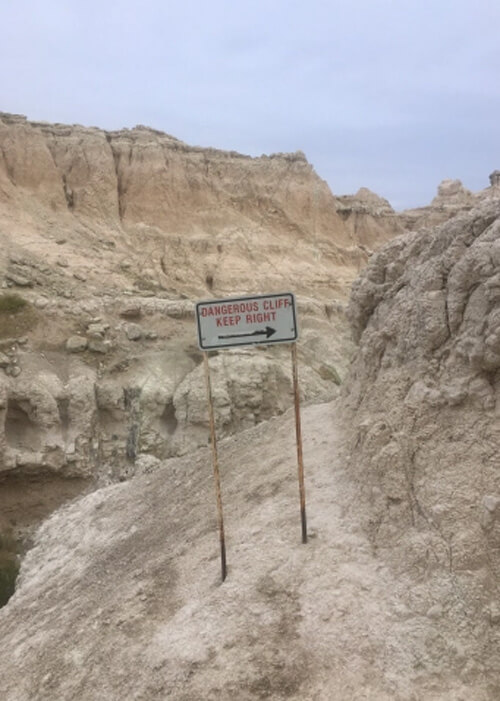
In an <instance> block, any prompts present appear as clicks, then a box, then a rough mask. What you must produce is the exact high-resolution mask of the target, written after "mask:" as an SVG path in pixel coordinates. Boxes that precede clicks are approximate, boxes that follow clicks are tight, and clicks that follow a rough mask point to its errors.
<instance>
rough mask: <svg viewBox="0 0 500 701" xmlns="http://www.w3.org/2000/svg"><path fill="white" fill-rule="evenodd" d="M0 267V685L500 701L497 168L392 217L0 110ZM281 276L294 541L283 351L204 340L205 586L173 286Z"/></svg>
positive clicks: (140, 138) (155, 144)
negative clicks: (210, 348) (222, 530)
mask: <svg viewBox="0 0 500 701" xmlns="http://www.w3.org/2000/svg"><path fill="white" fill-rule="evenodd" d="M492 165H494V164H492ZM486 176H487V174H485V181H486V182H485V186H486V185H487V183H488V181H487V177H486ZM360 180H362V174H360ZM0 285H1V288H2V289H1V290H0V587H1V589H0V597H1V601H0V603H3V604H5V605H4V606H3V607H2V608H1V609H0V631H1V632H0V659H1V665H2V675H1V676H0V697H1V698H2V699H6V700H7V701H28V700H29V701H35V700H36V701H39V700H40V701H42V700H45V699H46V700H47V701H49V700H50V701H54V699H57V700H59V699H61V700H62V699H78V700H80V699H82V700H88V701H94V700H96V699H102V700H103V701H105V700H108V699H109V700H113V699H144V700H145V701H146V700H148V699H153V700H155V699H158V700H159V699H166V698H172V699H180V700H183V701H189V700H191V701H194V700H195V699H223V700H226V699H227V700H228V701H229V700H231V701H233V700H239V699H242V700H247V699H248V700H252V699H264V698H267V699H293V700H296V701H299V700H303V701H308V700H309V699H311V700H313V699H314V700H318V701H323V700H325V701H329V700H330V699H339V701H343V700H344V699H346V700H348V699H401V700H403V699H404V700H405V701H419V700H420V699H422V700H426V699H448V700H449V701H451V700H452V699H453V700H455V699H463V701H466V700H467V701H469V700H471V699H472V700H475V699H478V700H483V699H484V700H489V699H498V698H500V644H499V643H500V599H499V594H500V592H499V575H500V470H499V468H498V454H499V447H500V446H499V438H500V415H499V411H500V402H499V391H500V389H499V381H500V375H499V368H500V173H499V172H498V171H494V172H493V173H492V174H491V176H490V183H489V186H487V187H485V189H484V190H483V191H481V192H477V193H472V192H469V191H468V190H466V189H465V188H464V187H463V185H462V184H461V183H460V181H458V180H445V181H443V182H442V183H441V185H440V186H439V187H438V191H437V195H436V197H435V198H434V200H433V201H432V203H431V204H430V205H429V206H428V207H423V208H419V209H414V210H408V211H405V212H395V211H394V210H393V209H392V208H391V206H390V204H389V203H388V202H387V201H386V200H384V199H382V198H381V197H378V196H377V195H375V194H374V193H372V192H370V191H369V190H367V189H366V188H361V189H360V190H359V191H358V192H357V193H356V194H355V195H343V196H337V195H334V194H332V192H331V191H330V189H329V188H328V186H327V184H326V183H325V182H324V181H323V180H321V178H320V177H319V176H318V175H317V174H316V173H315V171H314V169H313V167H312V166H311V165H310V164H309V163H308V161H307V159H306V157H305V156H304V154H302V153H301V152H300V151H299V152H296V153H293V154H273V155H270V156H261V157H260V158H250V157H248V156H243V155H241V154H238V153H235V152H223V151H218V150H215V149H207V148H200V147H192V146H188V145H186V144H184V143H182V142H181V141H179V140H177V139H175V138H174V137H172V136H169V135H167V134H163V133H161V132H158V131H155V130H153V129H149V128H147V127H142V126H139V127H136V128H134V129H131V130H121V131H116V132H106V131H103V130H100V129H97V128H86V127H81V126H67V125H61V124H47V123H34V122H30V121H28V120H27V119H26V118H24V117H22V116H20V115H11V114H5V113H0ZM279 292H294V293H295V295H296V298H297V304H298V317H299V329H300V337H299V342H298V357H299V375H300V382H301V394H302V400H303V406H304V411H303V423H304V426H303V433H304V459H305V469H306V494H307V506H308V513H309V529H310V538H309V542H308V544H307V545H302V544H301V542H300V523H299V508H298V507H299V505H298V488H297V484H296V476H295V475H296V466H295V457H294V450H295V445H294V425H293V414H292V413H291V410H290V408H291V406H292V379H291V367H290V349H289V347H288V346H286V345H283V346H280V345H277V346H275V347H270V346H269V347H259V348H251V349H246V348H243V349H234V350H227V351H224V352H220V353H219V354H216V353H214V354H212V355H211V358H210V366H211V369H212V384H213V395H214V406H215V414H216V424H217V433H218V436H219V438H220V463H221V473H222V475H221V476H222V492H223V502H224V509H225V512H224V513H225V517H226V529H227V533H226V535H227V549H228V564H229V571H228V578H227V580H226V582H224V584H222V585H221V584H220V577H219V574H220V571H219V565H218V555H219V553H218V543H217V529H216V518H215V517H216V514H215V500H214V498H213V484H212V476H211V462H210V460H211V458H210V452H209V449H208V447H207V441H208V433H209V431H208V412H207V406H206V395H205V385H204V375H203V363H202V360H203V358H202V354H201V353H200V351H199V349H198V347H197V343H196V331H195V320H194V305H195V303H196V301H199V300H208V299H211V298H224V297H232V296H238V295H248V294H261V293H279ZM233 311H234V310H233ZM245 313H247V312H245ZM249 313H251V312H249ZM268 313H272V310H268ZM227 316H231V314H229V315H227ZM228 325H229V326H230V324H228ZM16 553H17V554H16ZM19 561H20V562H21V567H20V573H19V575H18V577H17V580H16V581H15V578H16V572H17V567H18V563H19ZM14 581H15V592H14V593H13V595H12V596H11V594H12V592H13V590H14ZM9 597H10V598H9Z"/></svg>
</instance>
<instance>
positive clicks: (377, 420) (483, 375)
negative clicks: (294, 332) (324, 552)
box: [345, 193, 500, 674]
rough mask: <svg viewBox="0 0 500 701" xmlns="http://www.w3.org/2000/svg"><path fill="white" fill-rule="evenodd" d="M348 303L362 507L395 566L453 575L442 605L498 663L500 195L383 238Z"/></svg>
mask: <svg viewBox="0 0 500 701" xmlns="http://www.w3.org/2000/svg"><path fill="white" fill-rule="evenodd" d="M492 195H493V193H492ZM349 316H350V319H351V322H352V327H353V330H354V334H355V337H356V340H357V341H359V351H358V353H357V356H356V358H355V360H354V363H353V366H352V368H351V373H350V380H349V383H348V388H346V392H345V410H346V419H347V424H348V429H347V430H348V432H349V433H350V440H349V442H348V447H347V452H348V455H349V465H350V470H351V473H352V475H353V476H354V477H355V479H356V480H357V482H358V497H357V503H356V508H357V509H358V510H359V511H360V512H361V513H363V514H364V522H365V529H366V532H367V533H368V534H369V537H370V538H371V541H372V543H373V547H374V548H375V549H376V551H377V552H379V553H382V554H384V553H385V555H386V556H387V557H388V558H389V559H390V560H391V562H392V563H393V565H394V567H395V568H396V569H398V570H399V571H400V572H405V573H407V574H410V575H411V576H413V577H414V578H415V579H417V580H419V581H420V580H422V581H425V578H428V577H432V576H433V573H447V575H449V577H450V580H449V584H450V586H454V587H455V589H456V591H457V592H458V591H460V592H461V594H460V595H459V599H457V600H450V599H447V597H448V596H449V589H448V588H447V587H446V591H447V592H448V593H446V594H445V591H444V589H443V590H440V591H436V592H435V596H436V604H438V603H439V606H440V607H442V610H443V611H446V612H447V618H448V620H449V621H450V622H452V623H453V624H454V625H455V628H454V630H455V632H456V634H457V635H460V634H459V633H458V632H457V630H458V628H459V624H460V621H462V624H463V625H462V629H463V630H467V635H468V636H469V637H468V638H467V639H468V641H469V642H468V643H467V645H469V646H471V649H472V648H473V649H474V651H475V653H474V654H475V658H476V659H481V660H482V661H483V662H484V661H485V660H488V663H487V664H491V665H492V667H491V668H490V671H491V669H496V670H497V674H498V673H499V672H500V670H499V669H498V650H499V642H500V639H499V636H498V625H497V624H498V620H497V617H496V615H492V614H491V611H493V610H496V608H495V607H496V602H497V600H498V594H499V591H498V581H499V580H498V577H499V574H500V557H499V553H500V507H499V504H500V472H499V470H498V452H499V449H500V424H499V420H498V412H499V407H500V199H499V198H498V196H497V197H496V198H495V197H493V196H492V197H491V198H489V199H486V200H484V201H483V202H482V204H481V205H480V206H479V207H478V208H476V209H473V210H471V211H470V212H468V213H466V214H460V215H458V216H456V217H454V218H453V219H452V220H450V221H449V222H447V223H446V224H444V225H442V226H440V227H438V228H436V229H434V230H432V231H428V230H425V231H420V232H416V233H413V234H408V235H406V236H404V237H399V238H396V239H395V240H394V241H392V242H391V243H389V244H388V245H386V246H385V247H384V248H383V249H381V250H380V252H378V253H377V254H375V255H374V256H373V257H372V259H371V261H370V263H369V265H368V267H367V268H366V270H365V271H364V272H363V274H362V275H361V277H360V279H359V280H358V281H357V282H356V283H355V285H354V287H353V291H352V297H351V302H350V306H349ZM422 578H423V579H422ZM440 581H441V580H440ZM453 583H454V584H453ZM460 597H461V598H460ZM460 607H462V609H461V612H460V611H459V609H460ZM464 617H465V618H464ZM450 625H451V623H450ZM486 640H487V641H488V642H487V643H486V642H485V641H486ZM471 641H472V642H471ZM495 656H496V657H495ZM477 671H478V670H476V673H477Z"/></svg>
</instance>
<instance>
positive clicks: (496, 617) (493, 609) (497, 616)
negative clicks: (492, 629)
mask: <svg viewBox="0 0 500 701" xmlns="http://www.w3.org/2000/svg"><path fill="white" fill-rule="evenodd" d="M489 614H490V623H491V624H492V625H494V626H497V625H498V624H499V623H500V606H499V605H498V604H497V603H493V604H490V610H489Z"/></svg>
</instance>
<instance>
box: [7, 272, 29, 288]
mask: <svg viewBox="0 0 500 701" xmlns="http://www.w3.org/2000/svg"><path fill="white" fill-rule="evenodd" d="M5 277H6V278H7V280H9V281H10V282H13V283H14V285H17V286H18V287H33V280H30V279H29V278H27V277H25V276H24V275H18V274H17V273H7V274H6V276H5Z"/></svg>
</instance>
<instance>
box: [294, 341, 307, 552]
mask: <svg viewBox="0 0 500 701" xmlns="http://www.w3.org/2000/svg"><path fill="white" fill-rule="evenodd" d="M292 372H293V395H294V400H295V402H294V403H295V436H296V439H297V465H298V469H299V495H300V520H301V524H302V542H303V543H307V521H306V488H305V484H304V459H303V455H302V429H301V425H300V393H299V372H298V368H297V344H296V343H292Z"/></svg>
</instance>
